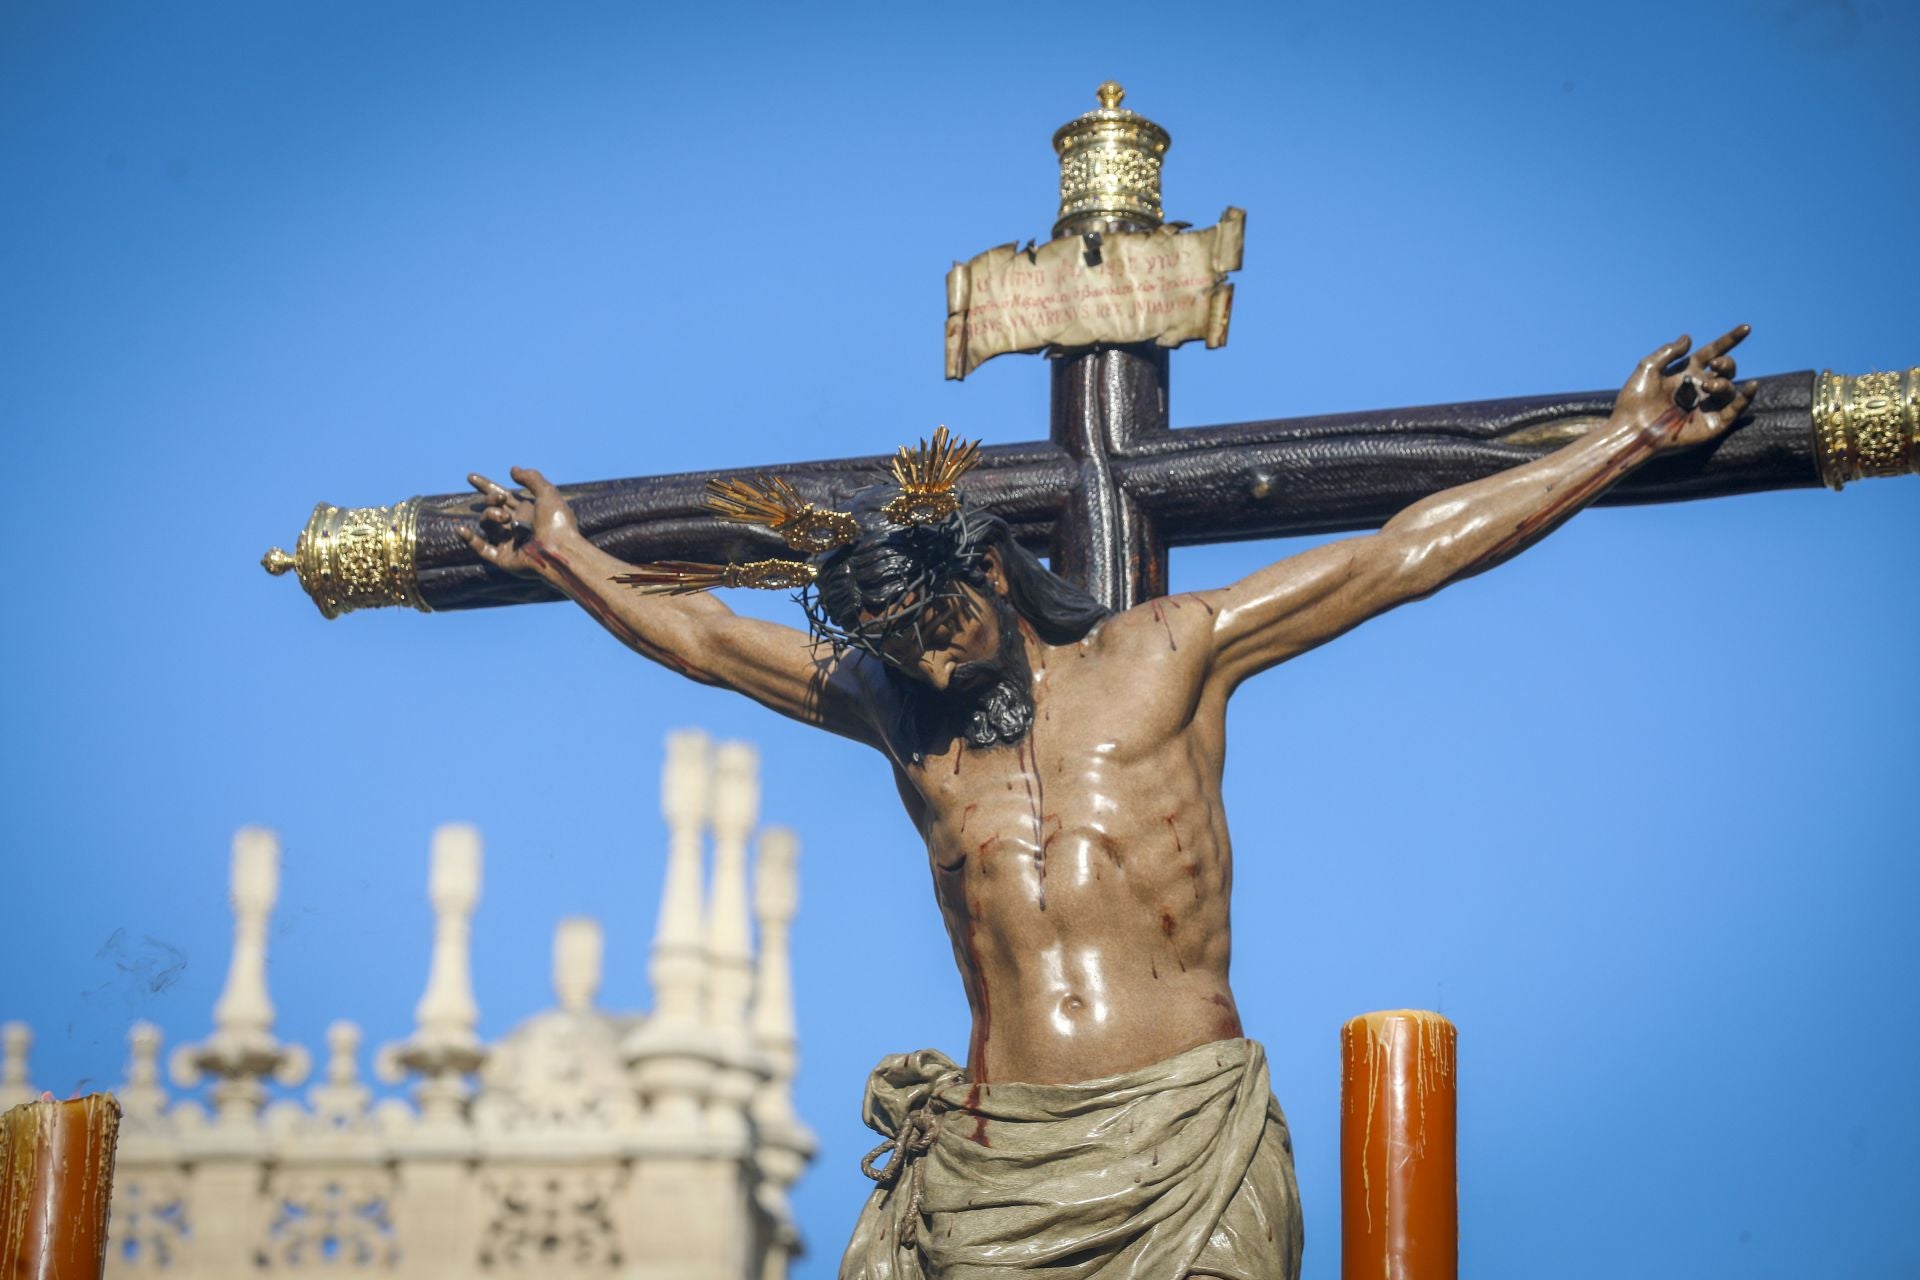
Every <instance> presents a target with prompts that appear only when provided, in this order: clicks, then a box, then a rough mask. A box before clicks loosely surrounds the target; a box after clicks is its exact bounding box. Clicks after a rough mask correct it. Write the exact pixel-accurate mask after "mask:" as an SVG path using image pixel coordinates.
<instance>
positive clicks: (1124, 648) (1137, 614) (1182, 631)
mask: <svg viewBox="0 0 1920 1280" xmlns="http://www.w3.org/2000/svg"><path fill="white" fill-rule="evenodd" d="M1211 594H1212V593H1209V592H1195V591H1189V592H1182V593H1180V594H1179V595H1171V596H1160V597H1158V598H1156V599H1153V600H1143V601H1141V602H1140V603H1139V604H1137V605H1135V606H1133V607H1132V608H1131V609H1125V610H1122V611H1121V612H1119V613H1116V614H1113V615H1111V616H1110V617H1108V618H1105V619H1103V620H1102V621H1101V623H1100V625H1099V626H1097V627H1096V628H1094V630H1093V631H1091V632H1089V633H1088V634H1087V638H1086V639H1085V640H1084V641H1082V642H1081V643H1083V644H1090V645H1092V646H1093V647H1094V648H1095V649H1096V650H1097V651H1100V652H1103V653H1111V654H1115V655H1119V654H1123V653H1124V654H1129V655H1139V654H1141V653H1151V654H1154V655H1159V654H1174V653H1181V654H1190V655H1192V656H1194V657H1196V658H1198V657H1201V656H1202V655H1204V654H1205V653H1206V652H1207V650H1208V649H1209V647H1210V641H1211V639H1212V636H1213V629H1214V619H1215V617H1216V616H1217V613H1218V608H1217V605H1216V603H1215V602H1214V601H1213V600H1211V599H1210V598H1209V596H1210V595H1211Z"/></svg>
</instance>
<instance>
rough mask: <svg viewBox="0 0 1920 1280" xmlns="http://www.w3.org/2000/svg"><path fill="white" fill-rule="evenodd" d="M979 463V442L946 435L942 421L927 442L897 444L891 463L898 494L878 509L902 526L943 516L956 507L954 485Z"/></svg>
mask: <svg viewBox="0 0 1920 1280" xmlns="http://www.w3.org/2000/svg"><path fill="white" fill-rule="evenodd" d="M979 462H980V442H979V441H978V440H957V439H955V438H953V437H952V436H949V435H948V434H947V428H946V426H945V425H944V424H943V425H942V426H940V427H938V428H937V429H935V431H934V433H933V439H932V440H931V441H927V440H922V441H921V442H920V444H919V446H918V447H917V448H913V449H909V448H908V447H907V446H906V445H901V446H900V451H899V452H898V453H896V454H895V455H894V456H893V463H892V466H893V479H894V483H896V484H898V485H899V486H900V496H899V497H897V498H895V499H893V500H892V501H891V502H889V503H887V505H886V506H884V507H882V508H880V511H881V514H882V515H884V516H886V517H887V519H889V520H891V521H893V522H894V523H895V524H904V525H915V524H932V523H934V522H935V521H937V520H944V519H946V518H947V517H948V516H950V515H952V514H953V513H954V512H956V511H958V510H959V509H960V497H959V495H958V494H956V493H955V492H954V485H955V484H957V483H958V482H959V480H960V477H961V476H963V475H965V474H966V473H967V472H969V471H971V470H973V468H974V467H975V466H977V465H978V464H979Z"/></svg>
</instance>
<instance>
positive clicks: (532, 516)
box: [460, 467, 580, 577]
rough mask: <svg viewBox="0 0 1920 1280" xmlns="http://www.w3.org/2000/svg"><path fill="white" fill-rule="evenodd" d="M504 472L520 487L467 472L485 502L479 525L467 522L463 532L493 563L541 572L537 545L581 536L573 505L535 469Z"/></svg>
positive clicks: (538, 574)
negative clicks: (512, 487)
mask: <svg viewBox="0 0 1920 1280" xmlns="http://www.w3.org/2000/svg"><path fill="white" fill-rule="evenodd" d="M508 474H509V475H510V476H511V477H512V478H513V481H514V483H515V484H518V485H521V486H523V487H522V488H521V489H519V490H509V489H506V488H504V487H502V486H501V485H498V484H495V483H494V482H493V481H491V480H489V479H487V478H486V477H485V476H483V475H481V474H480V473H479V472H477V471H476V472H473V473H472V474H470V475H469V476H468V477H467V483H468V484H470V485H472V486H473V487H474V489H475V490H477V491H478V492H479V493H480V495H481V496H482V497H483V498H485V499H486V500H487V505H486V506H485V507H484V508H483V509H482V510H481V512H480V525H479V527H478V528H475V527H474V526H472V525H468V526H466V527H465V528H463V529H462V530H461V531H460V532H461V536H463V537H464V538H466V540H467V545H468V546H469V547H472V548H473V553H474V554H475V555H477V556H479V557H480V558H481V559H482V560H485V561H486V562H487V563H488V564H490V565H493V566H494V567H495V568H499V569H504V570H506V571H507V572H508V573H514V574H519V575H521V576H523V577H542V576H545V575H544V574H543V573H542V572H541V570H542V563H541V562H542V556H541V554H540V553H541V551H542V550H544V549H552V548H556V547H561V546H565V545H568V544H570V543H573V542H576V541H578V540H579V538H580V528H579V526H578V525H577V524H575V523H574V519H573V508H571V507H569V506H568V505H567V500H566V499H565V498H563V497H561V496H560V491H559V490H558V489H556V488H554V486H553V485H552V484H551V483H550V482H548V480H547V478H546V477H545V476H543V475H541V474H540V473H539V472H538V471H534V470H532V469H530V468H527V467H515V468H513V469H512V471H510V472H509V473H508Z"/></svg>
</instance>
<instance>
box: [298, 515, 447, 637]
mask: <svg viewBox="0 0 1920 1280" xmlns="http://www.w3.org/2000/svg"><path fill="white" fill-rule="evenodd" d="M419 518H420V499H418V498H408V499H407V500H406V501H405V502H398V503H395V504H394V505H393V506H390V507H336V506H332V505H329V504H328V503H325V502H322V503H320V504H318V505H317V506H315V507H314V509H313V515H312V516H311V517H310V518H309V519H308V520H307V527H306V528H305V529H303V530H301V532H300V540H299V541H298V542H296V543H294V544H293V554H292V555H288V554H287V553H286V552H285V551H282V550H281V549H280V548H279V547H273V548H270V549H269V550H268V551H267V554H266V555H264V556H261V557H260V567H261V568H263V569H265V570H266V571H267V572H268V573H270V574H272V575H273V576H274V577H276V578H277V577H280V576H281V575H282V574H284V573H286V572H288V571H289V570H291V571H292V572H293V573H294V574H295V575H296V576H297V577H298V578H299V579H300V585H301V586H302V587H305V588H306V591H307V594H308V595H309V596H312V597H313V602H314V604H315V605H317V606H319V609H320V612H321V613H322V614H323V615H325V616H326V617H329V618H337V617H339V616H340V615H341V614H343V613H352V612H353V611H354V610H356V609H379V608H383V607H385V606H389V605H404V606H406V607H407V608H410V609H418V610H420V611H421V612H422V613H430V612H432V610H430V609H428V608H427V603H426V601H424V600H422V599H421V598H420V587H419V584H418V582H417V581H416V580H415V576H414V550H415V547H416V544H417V541H418V532H419Z"/></svg>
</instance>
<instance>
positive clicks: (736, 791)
mask: <svg viewBox="0 0 1920 1280" xmlns="http://www.w3.org/2000/svg"><path fill="white" fill-rule="evenodd" d="M759 817H760V779H759V756H758V755H757V754H756V753H755V751H754V749H753V748H752V747H750V746H748V745H747V744H746V743H744V742H728V743H724V744H722V746H721V747H720V750H719V751H718V752H716V753H715V759H714V771H713V902H712V904H711V905H710V907H709V910H708V913H707V957H708V963H709V964H711V965H712V966H713V967H712V970H711V972H710V973H709V974H708V975H707V1025H708V1027H709V1028H711V1030H712V1032H713V1035H714V1038H715V1042H716V1044H717V1046H718V1048H719V1050H720V1055H721V1059H722V1063H721V1067H720V1070H719V1071H718V1072H717V1073H716V1074H715V1075H714V1080H713V1097H712V1100H711V1101H710V1102H709V1103H708V1105H707V1129H708V1131H709V1132H710V1133H712V1134H714V1135H715V1136H716V1137H718V1138H721V1139H724V1140H726V1141H728V1142H735V1143H742V1144H744V1143H745V1142H747V1141H748V1139H749V1137H750V1135H751V1132H752V1130H751V1126H750V1124H749V1122H748V1115H749V1112H750V1109H751V1106H752V1103H753V1096H754V1093H755V1092H756V1091H757V1090H758V1088H759V1086H760V1082H761V1081H762V1080H763V1079H765V1077H766V1069H767V1068H766V1064H765V1062H764V1061H763V1060H762V1059H761V1057H760V1055H759V1053H758V1052H757V1051H756V1050H755V1049H754V1046H753V1033H752V1029H751V1028H750V1026H749V1025H748V1021H747V1013H748V1004H749V1002H750V1001H751V1000H752V999H753V919H752V916H751V914H750V913H749V908H748V902H747V840H748V838H749V837H750V836H751V835H752V834H753V826H754V823H755V822H757V821H758V820H759Z"/></svg>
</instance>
